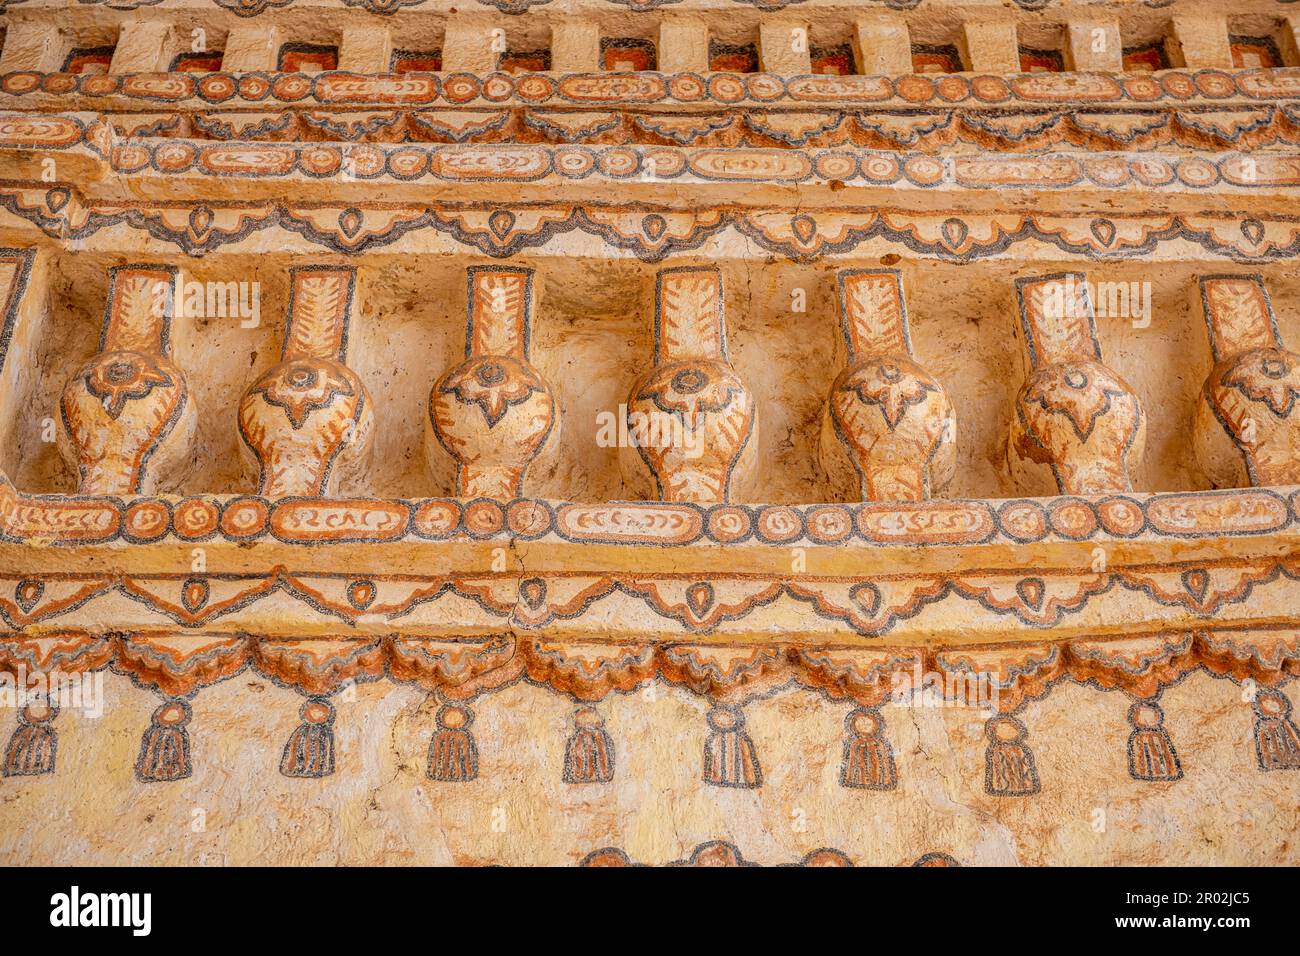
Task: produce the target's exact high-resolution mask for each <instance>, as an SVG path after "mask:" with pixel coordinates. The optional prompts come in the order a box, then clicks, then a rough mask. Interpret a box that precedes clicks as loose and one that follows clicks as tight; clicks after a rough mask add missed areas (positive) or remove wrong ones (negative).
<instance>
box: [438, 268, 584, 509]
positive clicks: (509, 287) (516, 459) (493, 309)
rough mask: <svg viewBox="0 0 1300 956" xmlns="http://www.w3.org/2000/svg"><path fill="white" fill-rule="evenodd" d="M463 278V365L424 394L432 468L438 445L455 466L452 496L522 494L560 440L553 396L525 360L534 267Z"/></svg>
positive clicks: (486, 271) (470, 273) (478, 270)
mask: <svg viewBox="0 0 1300 956" xmlns="http://www.w3.org/2000/svg"><path fill="white" fill-rule="evenodd" d="M467 272H468V278H469V326H468V329H467V332H466V341H465V361H463V362H461V363H460V364H459V365H457V366H455V367H454V368H452V369H451V370H449V371H448V372H446V373H444V374H443V376H442V377H441V378H439V379H438V381H437V382H436V383H435V384H434V386H433V391H432V392H431V393H430V395H429V429H428V430H429V435H428V436H427V437H426V440H425V450H426V452H427V454H428V455H429V458H430V463H431V464H432V465H433V466H434V467H435V469H436V462H435V461H434V459H435V457H436V455H437V451H436V449H437V448H438V447H441V448H443V449H444V450H446V452H447V453H448V454H450V455H451V456H452V458H453V459H455V461H456V494H457V495H460V496H464V497H480V496H482V497H488V498H511V497H514V496H517V495H521V494H523V491H524V479H525V477H526V476H527V474H528V468H529V466H530V465H532V463H533V462H534V461H535V460H536V459H537V457H538V456H539V455H540V454H541V453H542V451H543V449H544V448H545V447H549V446H551V445H553V443H554V442H556V441H557V440H558V432H559V411H558V410H557V409H556V406H555V396H554V394H553V393H552V392H551V387H550V386H549V385H548V384H547V383H546V381H545V380H544V379H543V378H542V376H541V374H540V373H539V372H538V371H537V369H535V368H534V367H533V366H532V365H531V364H529V361H528V351H529V346H530V339H531V334H532V321H533V270H532V269H520V268H514V267H504V266H476V267H474V268H472V269H469V270H467Z"/></svg>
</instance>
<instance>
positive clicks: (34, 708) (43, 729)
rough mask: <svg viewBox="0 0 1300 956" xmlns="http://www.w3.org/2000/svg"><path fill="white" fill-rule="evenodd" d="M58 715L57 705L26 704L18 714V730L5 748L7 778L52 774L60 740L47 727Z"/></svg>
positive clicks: (52, 730) (50, 727)
mask: <svg viewBox="0 0 1300 956" xmlns="http://www.w3.org/2000/svg"><path fill="white" fill-rule="evenodd" d="M58 713H59V709H58V707H57V706H55V705H53V704H49V703H46V702H45V701H40V702H38V703H31V704H28V705H27V706H26V707H24V708H23V709H22V710H20V711H19V712H18V729H17V730H15V731H14V732H13V736H12V737H10V738H9V745H8V746H7V747H6V748H5V762H4V775H5V776H6V777H34V776H38V775H40V774H43V773H54V754H55V751H57V750H58V746H59V739H58V737H57V736H56V735H55V733H54V728H53V727H52V726H50V725H51V724H52V723H53V721H54V718H55V717H56V716H57V715H58Z"/></svg>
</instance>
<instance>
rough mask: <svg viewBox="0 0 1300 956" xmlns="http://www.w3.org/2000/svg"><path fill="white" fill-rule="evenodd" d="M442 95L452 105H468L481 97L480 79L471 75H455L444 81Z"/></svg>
mask: <svg viewBox="0 0 1300 956" xmlns="http://www.w3.org/2000/svg"><path fill="white" fill-rule="evenodd" d="M442 95H443V96H445V97H447V99H448V100H450V101H451V102H452V103H468V102H469V101H470V100H472V99H475V98H477V97H478V95H479V81H478V77H476V76H474V75H473V74H471V73H453V74H452V75H451V76H449V77H447V78H446V79H445V80H443V81H442Z"/></svg>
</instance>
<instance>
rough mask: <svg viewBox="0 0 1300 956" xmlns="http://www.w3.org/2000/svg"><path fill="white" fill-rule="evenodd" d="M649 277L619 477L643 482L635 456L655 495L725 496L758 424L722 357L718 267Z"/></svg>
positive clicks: (750, 399) (742, 467)
mask: <svg viewBox="0 0 1300 956" xmlns="http://www.w3.org/2000/svg"><path fill="white" fill-rule="evenodd" d="M656 282H657V285H656V288H655V363H654V367H653V368H651V369H650V371H649V372H647V373H646V374H645V375H644V376H643V377H642V378H641V379H640V380H639V381H638V382H637V383H636V385H635V386H633V388H632V391H631V393H630V395H629V397H628V402H627V410H628V413H627V430H628V436H629V443H628V444H629V445H630V446H635V447H625V448H624V449H623V451H622V460H623V466H624V467H623V471H624V475H625V477H627V478H628V480H629V483H630V484H632V485H633V486H634V487H638V486H642V487H644V481H643V478H642V476H643V472H642V469H641V467H640V466H639V465H638V459H639V461H640V462H641V463H644V466H645V467H646V468H648V469H649V471H650V474H651V476H652V477H653V479H654V483H655V486H656V488H657V491H658V497H659V498H660V499H661V500H663V501H698V502H721V501H728V500H730V498H731V494H732V491H733V485H734V484H735V483H736V479H737V478H743V477H745V475H746V472H747V471H748V470H749V469H748V466H749V464H750V462H752V459H753V450H754V447H755V446H756V445H757V443H758V435H757V432H758V422H757V417H756V414H755V406H754V396H753V395H752V394H751V392H750V391H749V389H748V388H747V387H746V385H745V383H744V382H743V381H741V379H740V376H739V375H737V374H736V372H735V369H733V368H732V367H731V361H730V359H729V357H728V355H727V327H726V318H725V313H724V306H723V293H722V273H721V272H719V271H718V270H717V269H700V268H690V267H688V268H678V269H664V270H662V271H660V273H659V275H658V277H657V279H656ZM746 452H748V454H743V453H746ZM742 454H743V458H742Z"/></svg>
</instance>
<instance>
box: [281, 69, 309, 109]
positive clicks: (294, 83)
mask: <svg viewBox="0 0 1300 956" xmlns="http://www.w3.org/2000/svg"><path fill="white" fill-rule="evenodd" d="M311 86H312V78H311V76H309V75H308V74H306V73H284V74H281V75H280V76H278V77H276V80H275V82H274V83H273V84H271V93H272V94H273V95H274V96H275V98H276V99H280V100H284V101H286V102H289V103H292V102H294V101H295V100H301V99H304V98H305V97H308V96H310V95H311Z"/></svg>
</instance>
